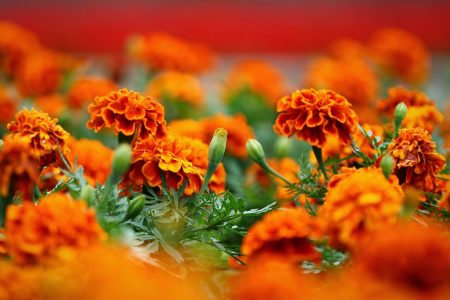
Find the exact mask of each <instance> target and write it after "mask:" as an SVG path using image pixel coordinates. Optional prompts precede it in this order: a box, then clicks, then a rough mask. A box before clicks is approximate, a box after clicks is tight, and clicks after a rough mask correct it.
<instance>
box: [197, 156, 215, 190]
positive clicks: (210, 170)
mask: <svg viewBox="0 0 450 300" xmlns="http://www.w3.org/2000/svg"><path fill="white" fill-rule="evenodd" d="M218 166H219V165H218V164H211V163H210V164H208V169H207V170H206V174H205V177H204V179H203V184H202V187H201V189H200V192H199V195H201V194H203V193H204V192H205V190H206V188H207V187H208V183H209V181H210V180H211V177H212V176H213V174H214V172H215V171H216V169H217V167H218Z"/></svg>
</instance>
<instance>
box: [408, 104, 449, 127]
mask: <svg viewBox="0 0 450 300" xmlns="http://www.w3.org/2000/svg"><path fill="white" fill-rule="evenodd" d="M442 120H444V116H443V115H442V114H441V113H440V112H439V111H438V110H437V108H436V106H435V105H424V106H413V107H409V108H408V112H407V113H406V117H405V119H403V122H402V125H403V126H404V127H406V128H414V127H422V128H423V129H425V130H427V131H430V132H431V131H433V129H434V127H435V126H436V125H437V124H439V123H441V122H442Z"/></svg>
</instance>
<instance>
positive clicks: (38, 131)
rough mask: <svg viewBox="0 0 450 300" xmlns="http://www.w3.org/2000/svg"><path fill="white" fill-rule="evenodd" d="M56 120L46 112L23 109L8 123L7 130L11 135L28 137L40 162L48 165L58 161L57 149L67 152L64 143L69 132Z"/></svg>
mask: <svg viewBox="0 0 450 300" xmlns="http://www.w3.org/2000/svg"><path fill="white" fill-rule="evenodd" d="M57 122H58V120H57V119H52V118H50V116H49V115H48V114H47V113H43V112H40V111H37V110H34V109H32V110H28V109H23V110H21V111H19V112H18V113H17V114H16V116H15V119H14V120H13V121H11V122H9V123H8V130H9V132H10V133H11V134H12V135H18V136H23V137H28V138H29V139H30V142H31V147H32V148H33V149H35V150H36V151H37V152H38V154H39V156H40V158H41V164H42V165H48V164H50V163H53V162H56V161H58V159H59V153H58V150H59V149H60V150H61V152H62V154H64V155H66V154H68V153H69V148H68V147H67V144H66V143H67V139H68V138H69V133H68V132H66V131H65V130H64V129H63V128H62V127H61V126H60V125H58V124H57Z"/></svg>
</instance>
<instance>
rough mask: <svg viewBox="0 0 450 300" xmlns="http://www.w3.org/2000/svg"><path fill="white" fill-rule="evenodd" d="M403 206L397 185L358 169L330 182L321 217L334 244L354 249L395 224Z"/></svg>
mask: <svg viewBox="0 0 450 300" xmlns="http://www.w3.org/2000/svg"><path fill="white" fill-rule="evenodd" d="M393 178H395V177H393ZM394 180H395V179H394ZM402 204H403V192H402V190H401V188H400V186H399V185H398V182H395V181H392V180H391V181H389V180H387V179H386V178H385V177H384V175H383V173H382V172H381V170H379V169H358V170H354V171H351V172H346V174H345V176H339V180H333V178H332V179H331V181H330V183H329V189H328V193H327V195H326V197H325V204H324V205H323V207H322V208H321V209H320V210H319V216H320V217H321V219H322V220H323V221H324V222H325V224H326V228H327V232H328V234H329V235H330V239H331V242H332V244H335V245H337V246H340V247H344V248H350V249H351V248H354V247H355V246H356V245H357V244H358V243H359V242H360V241H361V239H362V238H364V237H366V236H367V235H368V234H370V233H372V232H374V231H375V230H376V229H378V228H380V227H382V226H384V225H387V224H392V223H394V222H396V220H397V215H398V213H399V212H400V210H401V208H402Z"/></svg>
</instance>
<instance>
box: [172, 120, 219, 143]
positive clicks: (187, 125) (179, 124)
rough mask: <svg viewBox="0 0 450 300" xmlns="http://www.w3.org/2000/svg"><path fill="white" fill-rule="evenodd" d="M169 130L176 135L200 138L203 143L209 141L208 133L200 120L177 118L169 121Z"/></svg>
mask: <svg viewBox="0 0 450 300" xmlns="http://www.w3.org/2000/svg"><path fill="white" fill-rule="evenodd" d="M169 132H170V133H171V134H173V135H176V136H184V137H189V138H192V139H197V140H201V141H203V142H204V143H209V142H210V141H209V140H208V137H209V135H208V134H207V133H206V131H205V126H204V124H203V123H202V121H197V120H193V119H179V120H172V121H171V122H170V123H169Z"/></svg>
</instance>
